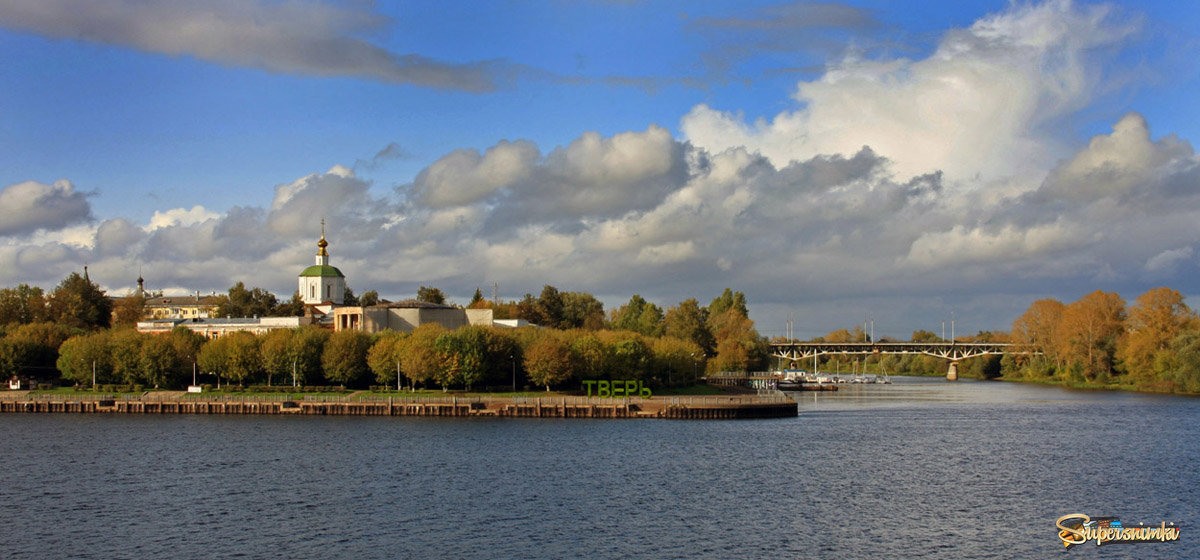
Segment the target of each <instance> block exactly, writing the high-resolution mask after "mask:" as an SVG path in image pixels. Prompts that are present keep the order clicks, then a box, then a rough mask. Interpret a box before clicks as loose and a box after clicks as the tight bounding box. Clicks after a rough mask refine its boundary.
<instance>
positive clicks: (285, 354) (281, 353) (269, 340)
mask: <svg viewBox="0 0 1200 560" xmlns="http://www.w3.org/2000/svg"><path fill="white" fill-rule="evenodd" d="M295 336H296V332H295V331H294V330H291V329H276V330H273V331H269V332H267V333H266V334H264V335H262V336H261V337H259V340H258V350H259V354H260V355H261V356H262V368H263V371H264V372H265V373H266V374H267V385H268V386H270V385H271V382H272V381H274V379H275V377H276V376H278V377H279V378H281V379H290V378H291V376H292V367H293V364H294V361H293V360H294V358H295V356H293V355H292V352H291V349H292V338H293V337H295Z"/></svg>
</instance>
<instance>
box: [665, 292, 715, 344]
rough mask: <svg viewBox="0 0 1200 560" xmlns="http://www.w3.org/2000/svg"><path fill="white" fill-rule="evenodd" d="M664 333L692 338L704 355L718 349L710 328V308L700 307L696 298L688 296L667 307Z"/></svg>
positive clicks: (686, 338) (687, 338)
mask: <svg viewBox="0 0 1200 560" xmlns="http://www.w3.org/2000/svg"><path fill="white" fill-rule="evenodd" d="M663 324H664V326H665V328H664V329H663V330H664V334H666V335H667V336H673V337H675V338H680V339H683V340H690V341H691V342H692V343H693V344H695V345H696V346H698V347H700V349H701V352H702V353H703V354H704V355H707V354H710V353H712V352H713V350H715V349H716V345H717V342H716V339H715V338H713V333H712V331H710V330H709V328H708V310H707V309H705V308H703V307H700V302H699V301H696V298H688V299H686V300H683V301H681V302H679V305H676V306H675V307H672V308H670V309H667V315H666V317H665V318H664V320H663Z"/></svg>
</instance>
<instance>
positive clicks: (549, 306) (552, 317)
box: [536, 284, 565, 329]
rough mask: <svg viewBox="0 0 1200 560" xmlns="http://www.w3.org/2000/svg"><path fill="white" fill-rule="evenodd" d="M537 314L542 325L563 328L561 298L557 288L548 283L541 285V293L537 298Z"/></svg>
mask: <svg viewBox="0 0 1200 560" xmlns="http://www.w3.org/2000/svg"><path fill="white" fill-rule="evenodd" d="M536 305H537V310H538V314H539V315H541V317H542V323H541V324H542V325H543V326H546V327H552V328H556V329H561V328H565V327H564V325H563V298H562V294H560V293H559V292H558V288H555V287H554V286H551V285H549V284H547V285H545V286H543V287H542V294H541V295H540V296H538V299H537V303H536Z"/></svg>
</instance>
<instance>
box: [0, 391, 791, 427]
mask: <svg viewBox="0 0 1200 560" xmlns="http://www.w3.org/2000/svg"><path fill="white" fill-rule="evenodd" d="M0 413H73V414H251V415H261V414H271V415H279V414H285V415H286V414H292V415H302V416H439V417H496V418H661V419H680V420H683V419H695V420H704V419H755V418H786V417H794V416H796V415H797V413H798V410H797V405H796V402H795V401H793V400H792V399H790V398H788V397H787V396H783V395H767V396H757V395H730V396H678V397H651V398H626V399H612V398H596V397H590V398H589V397H478V396H475V397H458V396H449V397H446V396H443V397H399V396H378V395H370V394H360V395H302V396H300V397H299V398H289V397H286V396H278V395H224V396H220V397H217V396H203V395H189V394H180V393H161V392H160V393H147V394H145V395H95V394H90V395H89V394H81V395H62V394H53V393H51V394H31V393H24V394H21V392H18V391H13V392H9V393H6V394H4V395H3V397H0Z"/></svg>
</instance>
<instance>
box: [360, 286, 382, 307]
mask: <svg viewBox="0 0 1200 560" xmlns="http://www.w3.org/2000/svg"><path fill="white" fill-rule="evenodd" d="M378 303H379V292H376V291H375V290H367V291H365V292H363V293H362V295H361V296H359V298H358V304H359V305H361V306H363V307H371V306H372V305H377V304H378Z"/></svg>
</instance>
